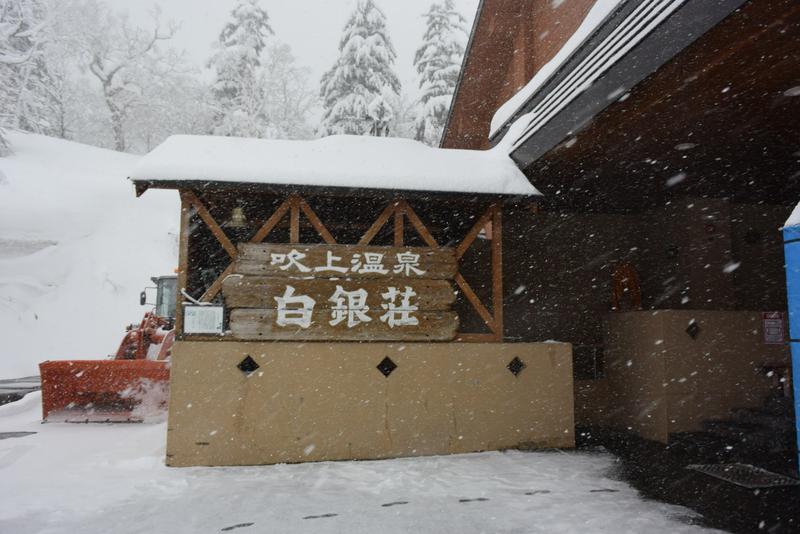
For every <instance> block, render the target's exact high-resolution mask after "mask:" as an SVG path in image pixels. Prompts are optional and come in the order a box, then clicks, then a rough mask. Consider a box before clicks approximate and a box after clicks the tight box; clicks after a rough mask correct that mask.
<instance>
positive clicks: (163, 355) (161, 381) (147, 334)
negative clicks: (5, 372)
mask: <svg viewBox="0 0 800 534" xmlns="http://www.w3.org/2000/svg"><path fill="white" fill-rule="evenodd" d="M152 280H153V282H154V283H155V284H156V286H155V289H156V302H155V306H154V309H153V310H152V311H148V312H147V313H145V315H144V318H143V319H142V321H141V322H140V323H139V324H138V325H130V326H128V328H127V331H126V332H125V336H124V337H123V339H122V343H120V345H119V348H118V349H117V353H116V354H115V355H114V356H112V357H110V359H107V360H57V361H46V362H43V363H40V364H39V372H40V373H41V379H42V419H43V420H44V421H51V422H59V421H62V422H76V423H77V422H80V423H87V422H140V421H143V420H144V419H146V418H148V417H152V416H157V415H158V414H160V413H163V412H164V410H165V409H166V405H167V399H168V396H169V357H170V353H171V349H172V344H173V342H174V340H175V329H174V327H175V304H176V295H175V290H176V285H177V280H176V277H175V276H160V277H155V278H152ZM140 304H141V305H146V304H147V293H146V291H142V294H141V299H140Z"/></svg>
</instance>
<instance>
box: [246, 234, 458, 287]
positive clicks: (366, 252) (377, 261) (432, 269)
mask: <svg viewBox="0 0 800 534" xmlns="http://www.w3.org/2000/svg"><path fill="white" fill-rule="evenodd" d="M457 270H458V264H457V262H456V255H455V250H454V249H452V248H425V247H405V248H402V247H373V246H361V245H277V244H265V243H261V244H255V243H243V244H240V245H239V256H238V258H237V261H236V266H235V270H234V272H235V273H237V274H249V275H261V276H300V277H319V278H337V277H351V278H352V277H357V278H410V279H417V278H427V279H431V278H432V279H439V280H452V279H453V278H454V277H455V275H456V271H457Z"/></svg>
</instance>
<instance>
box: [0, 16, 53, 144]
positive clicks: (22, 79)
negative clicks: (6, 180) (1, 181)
mask: <svg viewBox="0 0 800 534" xmlns="http://www.w3.org/2000/svg"><path fill="white" fill-rule="evenodd" d="M44 19H45V10H44V6H43V5H42V4H41V3H40V2H39V1H37V0H0V155H4V154H7V153H8V151H9V147H8V144H7V142H6V140H5V136H4V133H3V132H4V130H3V127H11V128H20V127H21V126H24V125H26V124H21V120H24V119H27V120H28V121H29V122H30V123H31V124H37V123H38V122H39V120H38V119H39V118H40V115H41V113H40V107H41V106H42V103H41V102H40V101H39V99H37V98H32V95H33V94H34V93H32V91H31V89H32V88H34V87H36V86H38V85H39V84H41V83H42V80H41V77H42V72H41V58H40V53H41V27H42V25H43V23H44Z"/></svg>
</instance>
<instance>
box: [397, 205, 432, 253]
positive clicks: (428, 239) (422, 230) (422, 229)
mask: <svg viewBox="0 0 800 534" xmlns="http://www.w3.org/2000/svg"><path fill="white" fill-rule="evenodd" d="M400 208H401V209H402V210H403V212H404V213H405V214H406V216H407V217H408V220H409V221H411V225H412V226H413V227H414V229H415V230H416V231H417V233H418V234H419V236H420V237H421V238H422V240H423V241H425V243H427V244H428V246H430V247H438V246H439V243H437V242H436V239H435V238H434V237H433V235H431V233H430V231H428V228H427V227H426V226H425V224H424V223H423V222H422V220H421V219H420V218H419V217H418V216H417V213H416V212H415V211H414V209H413V208H412V207H411V206H410V205H409V204H408V202H406V201H405V200H401V201H400Z"/></svg>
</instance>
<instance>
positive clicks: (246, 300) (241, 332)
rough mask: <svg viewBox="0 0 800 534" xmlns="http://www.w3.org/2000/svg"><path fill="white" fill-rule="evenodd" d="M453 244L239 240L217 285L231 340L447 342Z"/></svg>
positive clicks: (451, 331)
mask: <svg viewBox="0 0 800 534" xmlns="http://www.w3.org/2000/svg"><path fill="white" fill-rule="evenodd" d="M456 271H457V263H456V258H455V252H454V251H453V249H436V248H415V247H405V248H403V247H375V246H361V245H352V246H351V245H278V244H250V243H248V244H241V245H239V257H238V260H237V262H236V264H235V266H234V273H233V274H232V275H230V276H228V277H227V278H226V279H225V281H224V282H223V286H222V291H223V295H224V298H225V304H226V306H227V307H228V308H229V309H230V310H231V315H230V329H231V332H232V334H233V336H234V337H235V338H237V339H247V340H259V339H296V340H341V341H345V340H376V341H377V340H409V341H423V340H449V339H453V338H454V337H455V335H456V331H457V330H458V316H457V314H456V313H455V312H452V311H451V307H452V304H453V302H454V301H455V293H454V291H453V288H452V285H451V283H450V281H449V280H450V279H452V278H453V277H454V276H455V273H456Z"/></svg>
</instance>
